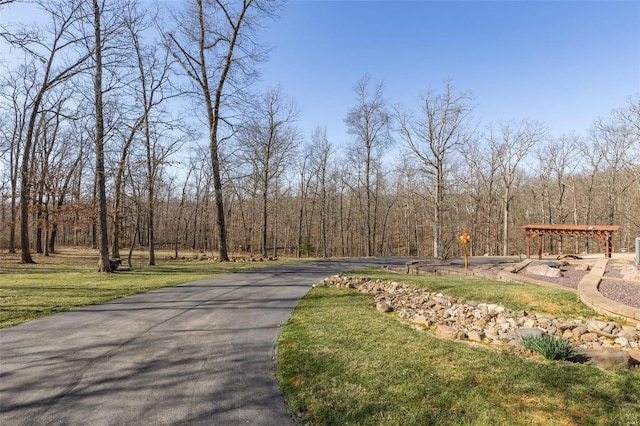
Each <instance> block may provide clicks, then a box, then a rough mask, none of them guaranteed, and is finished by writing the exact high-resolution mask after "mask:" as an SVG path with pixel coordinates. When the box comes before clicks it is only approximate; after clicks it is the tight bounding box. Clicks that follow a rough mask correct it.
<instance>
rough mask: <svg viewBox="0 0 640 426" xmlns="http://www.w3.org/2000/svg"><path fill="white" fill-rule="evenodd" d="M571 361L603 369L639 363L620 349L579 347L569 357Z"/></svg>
mask: <svg viewBox="0 0 640 426" xmlns="http://www.w3.org/2000/svg"><path fill="white" fill-rule="evenodd" d="M569 361H573V362H579V363H581V364H587V365H592V366H594V367H598V368H601V369H603V370H615V369H620V368H631V367H634V366H635V365H637V364H638V361H637V360H636V359H634V358H633V357H631V355H629V354H628V353H627V352H625V351H623V350H619V349H617V350H616V349H585V348H578V349H576V350H575V355H574V356H573V357H571V358H569Z"/></svg>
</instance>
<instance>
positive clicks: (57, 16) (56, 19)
mask: <svg viewBox="0 0 640 426" xmlns="http://www.w3.org/2000/svg"><path fill="white" fill-rule="evenodd" d="M39 5H40V6H41V8H42V9H43V10H44V11H45V12H46V13H47V14H48V15H49V17H50V19H51V22H50V27H49V28H48V29H49V30H50V35H51V39H47V38H46V37H45V36H44V35H41V34H39V33H36V32H34V31H33V30H25V31H24V32H25V33H29V34H30V35H31V36H30V37H29V38H26V39H20V40H16V39H10V40H9V41H10V42H12V43H13V44H14V45H16V46H19V47H20V48H22V49H24V50H25V51H26V52H27V53H28V54H29V55H31V56H33V57H34V58H35V59H37V60H38V61H40V62H41V63H42V64H43V69H42V70H41V74H40V76H39V83H37V84H36V86H37V89H36V90H35V94H34V99H33V102H32V103H31V105H30V106H31V111H30V113H29V120H28V124H27V128H26V136H25V139H24V145H23V153H22V165H21V167H20V177H21V179H20V219H21V222H20V243H21V248H22V255H21V260H22V262H24V263H34V261H33V258H32V257H31V252H30V243H29V205H30V195H31V194H30V189H31V182H30V174H29V173H30V166H31V152H32V148H33V143H34V135H35V131H36V122H37V118H38V114H39V112H40V106H41V104H42V101H43V98H44V96H45V94H46V93H47V92H48V91H49V90H51V89H52V88H53V87H55V86H56V85H58V84H60V83H62V82H64V81H66V80H68V79H70V78H72V77H73V76H75V75H77V74H78V73H80V72H82V71H83V67H84V64H85V62H86V60H87V59H88V57H89V54H84V55H76V54H75V53H76V51H77V50H75V48H76V47H77V44H78V43H80V42H82V41H83V40H84V36H82V35H79V36H78V35H75V33H74V31H72V29H73V27H74V26H75V25H76V24H77V23H78V22H79V21H80V20H81V19H83V15H82V8H81V5H82V2H81V1H79V0H73V1H54V0H51V1H42V2H40V3H39ZM59 57H61V58H63V59H61V60H60V61H58V58H59Z"/></svg>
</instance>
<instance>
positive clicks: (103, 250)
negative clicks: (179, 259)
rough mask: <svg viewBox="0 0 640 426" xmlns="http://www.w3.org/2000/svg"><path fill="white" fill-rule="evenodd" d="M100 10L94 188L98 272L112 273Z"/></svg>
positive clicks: (96, 16)
mask: <svg viewBox="0 0 640 426" xmlns="http://www.w3.org/2000/svg"><path fill="white" fill-rule="evenodd" d="M101 13H102V12H101V10H100V7H99V5H98V0H93V18H94V21H93V24H94V34H95V52H94V55H95V67H96V68H95V75H94V80H93V92H94V96H95V112H96V135H95V137H96V140H95V155H96V186H97V195H98V224H99V234H100V260H99V261H98V272H112V269H111V262H109V238H108V230H107V192H106V180H105V168H104V117H103V111H102V106H103V102H102V34H101V24H100V15H101Z"/></svg>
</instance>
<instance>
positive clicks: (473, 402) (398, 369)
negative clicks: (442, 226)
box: [277, 270, 640, 426]
mask: <svg viewBox="0 0 640 426" xmlns="http://www.w3.org/2000/svg"><path fill="white" fill-rule="evenodd" d="M384 274H386V273H384V272H379V271H377V270H376V271H372V270H368V271H366V274H361V273H360V272H358V273H357V275H367V276H369V275H375V276H376V277H379V278H385V277H383V276H382V275H384ZM390 277H392V278H393V279H395V280H400V279H399V277H398V275H393V274H392V275H390ZM401 280H402V281H405V282H406V281H411V282H413V283H415V284H419V285H421V286H422V287H427V288H429V289H431V290H433V291H441V292H443V293H447V294H452V295H455V296H459V297H464V298H467V299H474V300H477V301H486V302H493V303H500V304H504V305H505V306H507V307H510V308H513V309H525V310H529V311H539V312H544V311H543V310H542V307H548V308H549V309H550V311H551V312H550V313H556V314H558V313H561V312H567V313H570V314H573V313H576V314H579V315H586V316H588V315H590V314H591V313H594V312H593V311H590V310H588V309H586V308H581V307H578V306H574V305H575V304H576V303H577V302H576V300H575V295H573V293H570V292H560V293H568V295H564V294H560V295H558V294H557V293H556V290H550V289H546V288H537V287H536V288H532V287H533V286H526V285H525V286H524V288H520V286H519V285H514V284H513V283H500V282H493V281H480V280H463V279H460V280H458V279H452V278H442V277H434V278H431V277H428V278H427V277H424V276H422V277H414V276H402V278H401ZM513 286H515V288H516V289H515V290H513V288H512V287H513ZM524 296H526V298H524V300H520V298H521V297H524ZM558 297H559V298H558ZM550 299H553V300H550ZM594 314H595V313H594ZM278 361H279V366H278V371H277V379H278V382H279V386H280V389H281V391H282V392H283V394H284V395H285V397H286V398H287V400H288V403H289V409H290V410H291V411H292V412H293V413H295V414H296V415H298V416H299V418H300V419H301V421H302V422H303V423H305V424H313V425H367V424H379V425H465V424H467V425H623V426H627V425H630V424H631V425H636V424H640V371H638V369H635V370H624V371H615V372H604V371H601V370H598V369H596V368H594V367H589V366H585V365H579V364H572V363H568V362H553V361H546V360H544V359H543V358H542V357H539V356H534V355H531V354H529V353H526V352H525V351H524V350H523V353H522V354H517V353H513V351H504V350H501V349H499V348H495V347H490V346H486V345H480V344H473V345H472V344H469V343H464V342H458V341H448V340H441V339H438V338H435V337H433V336H432V335H431V334H429V333H419V332H417V331H415V330H413V329H412V328H411V327H409V326H408V325H407V324H404V323H402V322H400V321H397V320H396V319H394V317H393V316H391V315H385V314H381V313H378V312H377V311H376V310H375V302H374V301H373V299H372V298H371V297H370V296H368V295H364V294H360V293H358V292H357V291H356V290H345V289H335V288H327V287H318V288H315V289H313V290H311V291H310V292H309V294H308V295H307V296H306V297H305V298H303V299H302V300H301V302H300V303H299V305H298V307H297V308H296V309H295V310H294V312H293V313H292V316H291V318H290V320H289V322H288V323H287V324H286V326H285V327H284V328H283V331H282V335H281V337H280V340H279V342H278Z"/></svg>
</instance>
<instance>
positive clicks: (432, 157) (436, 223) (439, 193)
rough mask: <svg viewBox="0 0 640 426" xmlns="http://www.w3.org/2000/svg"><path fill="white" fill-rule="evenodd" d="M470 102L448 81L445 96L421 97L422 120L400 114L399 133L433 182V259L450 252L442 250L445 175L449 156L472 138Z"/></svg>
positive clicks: (430, 94) (468, 95) (441, 94)
mask: <svg viewBox="0 0 640 426" xmlns="http://www.w3.org/2000/svg"><path fill="white" fill-rule="evenodd" d="M471 99H472V98H471V95H470V94H469V93H466V92H458V91H457V90H456V89H455V87H454V86H453V84H452V83H451V81H447V82H446V84H445V90H444V92H443V93H435V92H433V91H429V92H427V94H426V95H424V96H423V97H422V98H421V111H420V117H419V118H417V119H416V118H413V117H412V116H411V115H408V114H405V113H402V112H398V121H399V133H400V135H401V137H402V139H403V140H404V141H405V143H406V144H407V146H408V147H409V149H410V151H411V153H412V154H413V155H414V156H415V157H416V158H417V159H418V161H420V163H422V164H423V165H424V166H425V171H426V173H428V174H429V175H430V176H431V177H432V178H433V180H434V184H433V186H434V192H433V206H434V208H433V227H434V232H433V256H434V257H442V256H447V253H445V252H443V251H442V248H443V244H444V235H443V225H444V220H443V214H444V209H445V198H446V189H447V182H446V174H447V172H448V167H449V163H448V161H449V157H451V156H452V155H454V154H455V152H456V151H458V150H459V149H461V148H462V147H463V146H464V145H465V143H466V142H467V141H468V140H469V138H470V135H471V133H470V129H469V124H470V114H471V112H472V106H471V105H470V104H469V102H470V101H471Z"/></svg>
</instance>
